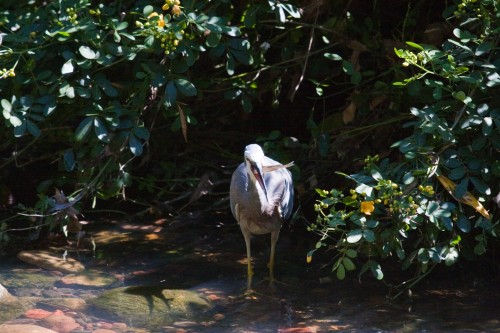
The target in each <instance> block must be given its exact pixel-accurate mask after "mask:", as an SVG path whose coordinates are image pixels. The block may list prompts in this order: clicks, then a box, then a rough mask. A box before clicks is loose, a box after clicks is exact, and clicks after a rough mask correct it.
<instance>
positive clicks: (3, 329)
mask: <svg viewBox="0 0 500 333" xmlns="http://www.w3.org/2000/svg"><path fill="white" fill-rule="evenodd" d="M28 332H29V333H57V332H56V331H53V330H50V329H48V328H45V327H41V326H37V325H31V324H12V325H11V324H5V325H0V333H28Z"/></svg>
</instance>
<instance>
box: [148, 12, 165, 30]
mask: <svg viewBox="0 0 500 333" xmlns="http://www.w3.org/2000/svg"><path fill="white" fill-rule="evenodd" d="M155 16H158V26H159V27H160V28H163V27H164V26H165V20H163V14H159V15H158V13H157V12H152V13H151V14H149V16H148V18H152V17H155Z"/></svg>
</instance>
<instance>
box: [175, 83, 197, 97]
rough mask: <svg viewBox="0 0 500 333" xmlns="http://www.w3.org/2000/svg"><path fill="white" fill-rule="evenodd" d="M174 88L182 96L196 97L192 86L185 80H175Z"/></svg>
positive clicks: (195, 91) (194, 88)
mask: <svg viewBox="0 0 500 333" xmlns="http://www.w3.org/2000/svg"><path fill="white" fill-rule="evenodd" d="M175 86H176V87H177V89H178V90H179V92H180V93H181V94H183V95H184V96H196V94H197V93H198V92H197V90H196V87H195V86H194V84H192V83H191V82H189V81H188V80H186V79H177V80H175Z"/></svg>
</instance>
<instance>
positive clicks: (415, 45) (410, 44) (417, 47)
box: [406, 42, 424, 51]
mask: <svg viewBox="0 0 500 333" xmlns="http://www.w3.org/2000/svg"><path fill="white" fill-rule="evenodd" d="M406 44H407V45H409V46H411V47H414V48H416V49H419V50H420V51H424V48H423V47H422V46H420V45H418V44H417V43H413V42H406Z"/></svg>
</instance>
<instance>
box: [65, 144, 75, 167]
mask: <svg viewBox="0 0 500 333" xmlns="http://www.w3.org/2000/svg"><path fill="white" fill-rule="evenodd" d="M63 161H64V170H66V171H73V169H74V168H75V165H76V161H75V153H74V152H73V150H72V149H68V150H66V151H65V152H64V153H63Z"/></svg>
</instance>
